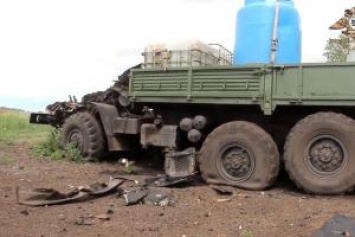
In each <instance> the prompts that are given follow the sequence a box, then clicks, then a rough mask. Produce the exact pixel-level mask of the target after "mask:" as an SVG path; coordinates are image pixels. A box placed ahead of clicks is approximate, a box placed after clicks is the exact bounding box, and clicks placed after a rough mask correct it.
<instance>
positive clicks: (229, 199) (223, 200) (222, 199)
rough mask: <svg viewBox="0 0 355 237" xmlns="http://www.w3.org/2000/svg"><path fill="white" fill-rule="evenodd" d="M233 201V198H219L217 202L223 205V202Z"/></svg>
mask: <svg viewBox="0 0 355 237" xmlns="http://www.w3.org/2000/svg"><path fill="white" fill-rule="evenodd" d="M232 200H233V198H219V199H216V202H219V203H221V202H230V201H232Z"/></svg>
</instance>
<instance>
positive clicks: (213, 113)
mask: <svg viewBox="0 0 355 237" xmlns="http://www.w3.org/2000/svg"><path fill="white" fill-rule="evenodd" d="M154 55H155V56H154V57H155V59H156V60H153V61H150V62H152V63H154V65H153V66H152V64H149V66H148V65H143V66H142V65H139V66H136V67H135V68H132V69H129V70H127V71H126V72H125V73H124V74H123V75H122V76H121V77H120V78H119V81H118V82H117V83H115V85H114V86H112V87H111V88H109V89H108V90H106V91H104V92H99V93H94V94H90V95H87V96H85V97H84V98H83V100H82V101H81V102H75V101H71V102H59V103H55V104H53V105H50V106H49V107H48V109H49V111H50V113H49V114H45V115H43V114H32V116H31V122H36V123H41V122H42V123H50V124H53V125H54V126H57V127H60V131H61V141H62V143H63V145H65V144H69V143H73V144H75V145H76V146H77V147H78V148H79V150H80V151H81V152H82V154H83V155H84V156H86V157H97V158H100V157H101V156H102V155H103V154H104V153H105V152H108V151H109V152H110V151H138V150H141V149H143V150H144V149H150V148H155V150H156V151H159V152H162V153H163V154H165V157H166V158H165V159H166V160H165V169H166V171H167V173H168V175H171V176H183V175H188V174H191V173H193V172H195V170H198V171H200V173H201V175H202V178H203V179H204V180H205V181H206V182H207V183H211V184H223V185H232V186H236V187H240V188H246V189H252V190H260V189H265V188H267V187H270V186H272V185H273V184H274V182H275V180H276V179H277V177H278V174H279V170H280V168H281V167H285V169H286V171H287V173H288V175H289V176H290V178H291V180H293V181H294V183H295V184H296V185H297V186H298V187H299V188H301V189H303V190H304V191H306V192H309V193H316V194H339V193H344V192H349V191H352V190H353V189H354V187H355V121H354V118H355V92H354V88H355V80H354V79H353V75H354V74H355V65H354V64H297V65H274V64H273V65H268V64H257V65H246V66H235V65H217V64H214V65H202V64H201V62H202V61H203V60H200V64H199V65H193V66H192V65H185V64H184V65H183V66H181V67H180V66H179V67H176V66H174V65H176V63H177V62H176V60H175V61H174V62H171V61H169V60H171V59H176V56H173V57H172V56H171V54H170V56H169V53H168V52H166V54H164V53H162V52H154ZM182 55H183V54H182ZM158 57H159V58H158ZM187 58H188V57H187ZM190 58H191V57H190ZM148 59H150V58H148ZM157 59H159V60H157ZM180 59H181V58H180ZM146 61H147V60H146ZM148 61H149V60H148ZM196 61H198V60H195V62H196ZM212 61H213V60H212ZM220 61H221V60H220ZM215 62H218V60H216V61H215ZM146 159H149V157H146ZM194 166H196V169H194Z"/></svg>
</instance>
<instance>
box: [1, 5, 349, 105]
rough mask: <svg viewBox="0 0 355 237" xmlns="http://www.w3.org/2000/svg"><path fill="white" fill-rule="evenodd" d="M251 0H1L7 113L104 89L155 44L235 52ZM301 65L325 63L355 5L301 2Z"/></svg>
mask: <svg viewBox="0 0 355 237" xmlns="http://www.w3.org/2000/svg"><path fill="white" fill-rule="evenodd" d="M243 5H244V0H0V107H1V106H7V107H15V108H21V109H26V110H30V111H39V110H44V108H45V106H46V105H47V104H48V103H52V102H54V101H61V100H67V99H68V96H69V95H76V96H77V98H81V97H82V96H83V95H84V94H86V93H89V92H93V91H97V90H105V89H106V88H108V87H109V86H110V85H111V84H112V82H113V80H115V79H116V78H117V76H118V75H119V74H121V73H122V72H123V71H124V70H125V69H127V68H129V67H130V66H133V65H136V64H138V63H140V62H142V60H143V57H142V55H141V53H142V52H143V50H144V47H145V46H146V45H147V44H150V43H165V42H179V41H186V40H190V39H199V40H201V41H203V42H206V43H220V44H222V45H224V46H225V47H227V48H228V49H231V50H232V49H233V45H234V34H235V18H236V17H235V16H236V13H237V11H238V9H240V8H241V7H242V6H243ZM295 5H296V7H297V9H298V11H299V13H300V16H301V21H302V61H303V62H324V61H325V58H324V57H323V56H322V53H323V49H324V46H325V43H326V40H327V39H328V38H331V37H336V36H337V35H338V34H339V32H336V31H330V30H328V27H329V26H330V25H332V24H333V23H334V22H335V21H336V20H338V19H339V18H340V17H341V16H342V15H343V11H344V9H345V8H350V7H353V6H355V3H354V1H350V0H339V1H334V0H333V1H321V0H295Z"/></svg>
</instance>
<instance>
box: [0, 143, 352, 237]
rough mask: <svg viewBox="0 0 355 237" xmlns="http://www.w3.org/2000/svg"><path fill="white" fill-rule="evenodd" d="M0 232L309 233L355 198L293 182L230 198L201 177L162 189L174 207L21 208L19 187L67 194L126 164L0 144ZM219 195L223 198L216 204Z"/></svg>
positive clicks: (110, 199)
mask: <svg viewBox="0 0 355 237" xmlns="http://www.w3.org/2000/svg"><path fill="white" fill-rule="evenodd" d="M0 156H1V157H0V216H1V219H0V236H1V237H30V236H32V237H42V236H43V237H55V236H76V237H84V236H85V237H89V236H169V237H174V236H177V237H182V236H186V237H192V236H220V237H222V236H233V237H236V236H243V237H252V236H253V237H257V236H270V237H271V236H273V237H277V236H280V237H281V236H310V235H311V234H312V233H313V232H314V230H316V229H317V228H319V227H320V226H321V225H322V224H323V223H324V222H325V221H326V220H328V219H329V218H331V217H332V216H333V215H334V214H335V213H340V214H344V215H348V216H355V198H354V197H353V196H352V195H348V196H332V197H329V196H328V197H324V196H323V197H320V196H310V195H306V194H304V193H302V192H300V191H299V190H296V189H295V188H294V186H293V185H292V184H291V182H290V181H288V180H284V181H282V182H279V183H278V184H277V185H276V186H275V187H274V188H272V189H271V190H268V191H264V192H260V191H245V190H239V189H233V191H234V195H233V197H232V198H231V200H230V201H224V202H219V201H220V200H219V199H223V198H224V197H222V196H220V195H218V194H217V193H216V192H215V191H214V190H212V189H211V188H210V187H209V186H207V185H205V184H204V183H203V182H198V183H195V185H193V186H188V187H184V188H163V190H162V191H164V192H166V193H168V194H169V195H171V197H172V199H173V205H171V206H166V207H159V206H148V205H143V204H139V205H134V206H125V203H124V200H123V198H122V197H117V196H116V195H114V194H112V195H109V196H106V197H102V198H99V199H94V200H90V201H86V202H80V203H73V204H66V205H59V206H50V207H26V206H23V205H18V204H17V203H16V197H15V187H16V186H19V187H20V188H34V187H51V188H56V189H58V190H60V191H67V190H68V189H69V188H68V186H69V185H74V186H79V185H83V184H90V183H95V182H96V181H100V182H105V181H107V180H108V179H109V176H110V174H111V175H112V174H115V173H117V171H119V170H120V169H122V167H120V166H119V165H118V164H117V163H85V164H78V163H73V162H68V161H49V160H45V159H40V158H36V157H33V155H31V152H30V147H29V145H27V144H26V143H22V144H12V145H7V146H2V147H0ZM147 175H156V173H154V172H152V171H151V170H150V169H146V170H145V169H139V171H138V174H137V175H134V176H131V177H133V178H134V179H137V180H142V179H143V178H144V177H145V176H147ZM218 200H219V201H218ZM108 210H111V214H110V219H109V220H96V221H93V222H92V223H91V224H92V225H78V224H76V222H77V221H78V219H79V218H81V217H88V216H95V215H100V214H105V213H107V211H108Z"/></svg>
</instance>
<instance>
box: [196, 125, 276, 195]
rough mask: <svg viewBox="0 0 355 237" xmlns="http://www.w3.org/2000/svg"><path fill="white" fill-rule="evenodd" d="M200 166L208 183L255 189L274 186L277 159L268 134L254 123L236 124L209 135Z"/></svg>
mask: <svg viewBox="0 0 355 237" xmlns="http://www.w3.org/2000/svg"><path fill="white" fill-rule="evenodd" d="M199 163H200V171H201V174H202V177H203V179H204V180H205V181H206V182H207V183H216V184H225V185H232V186H236V187H241V188H245V189H253V190H255V189H256V190H258V189H265V188H267V187H269V186H271V185H272V184H273V183H274V181H275V179H276V177H277V175H278V172H279V166H280V158H279V152H278V149H277V146H276V144H275V142H274V141H273V139H272V137H271V136H270V135H269V134H268V133H267V132H265V131H264V130H263V129H262V128H260V127H259V126H258V125H256V124H254V123H250V122H244V121H236V122H230V123H226V124H223V125H221V126H220V127H218V128H216V129H215V130H214V131H212V133H210V134H209V135H208V137H207V138H206V140H205V141H204V143H203V145H202V148H201V151H200V156H199Z"/></svg>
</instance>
